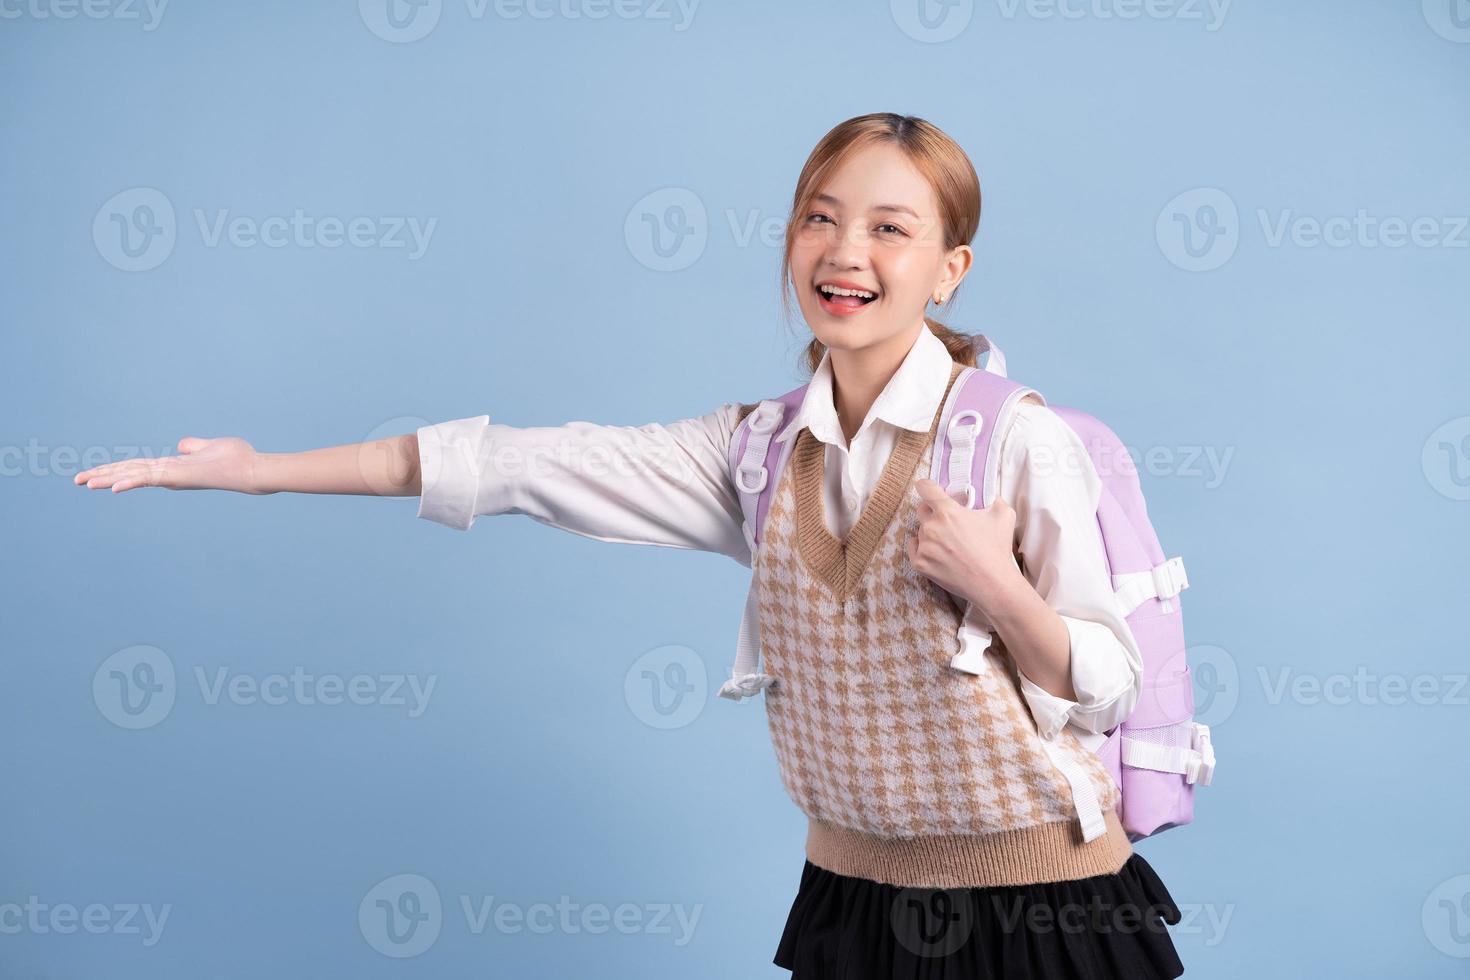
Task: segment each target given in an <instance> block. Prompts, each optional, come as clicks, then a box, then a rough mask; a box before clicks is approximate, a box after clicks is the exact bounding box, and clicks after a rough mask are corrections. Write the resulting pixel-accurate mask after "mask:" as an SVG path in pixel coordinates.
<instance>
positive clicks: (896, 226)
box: [878, 223, 905, 235]
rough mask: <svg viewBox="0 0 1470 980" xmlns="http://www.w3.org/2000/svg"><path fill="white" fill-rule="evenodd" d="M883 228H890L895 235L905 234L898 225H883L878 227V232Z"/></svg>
mask: <svg viewBox="0 0 1470 980" xmlns="http://www.w3.org/2000/svg"><path fill="white" fill-rule="evenodd" d="M884 228H892V229H893V230H894V232H896V233H897V234H900V235H902V234H905V232H904V230H903V229H902V228H900V227H899V226H898V225H892V224H886V223H885V224H881V225H879V226H878V229H879V230H880V231H881V230H882V229H884Z"/></svg>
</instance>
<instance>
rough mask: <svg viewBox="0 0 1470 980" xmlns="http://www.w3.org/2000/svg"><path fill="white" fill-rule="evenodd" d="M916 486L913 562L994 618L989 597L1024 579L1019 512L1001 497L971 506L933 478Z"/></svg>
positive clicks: (910, 544)
mask: <svg viewBox="0 0 1470 980" xmlns="http://www.w3.org/2000/svg"><path fill="white" fill-rule="evenodd" d="M914 488H915V490H916V491H917V492H918V494H919V505H918V512H919V526H918V529H917V530H916V531H915V532H914V533H913V534H912V535H911V536H910V537H909V539H908V541H907V542H906V546H907V549H908V555H909V563H910V564H912V565H913V566H914V569H915V570H916V571H918V572H919V573H921V574H922V575H925V576H927V577H928V578H929V579H931V580H932V581H934V582H935V583H936V584H937V585H938V586H939V587H940V588H942V589H944V590H945V591H946V592H949V593H952V594H953V595H955V596H957V597H959V598H961V599H965V600H968V601H970V602H972V603H974V605H975V607H976V608H977V609H978V610H979V611H980V613H981V614H982V615H984V616H985V618H987V619H989V618H990V617H989V616H988V615H987V612H988V611H987V610H986V609H985V600H986V597H987V596H995V595H999V594H1001V593H1002V592H1003V591H1004V589H1005V587H1007V586H1012V585H1014V584H1015V580H1016V579H1018V578H1020V579H1023V580H1024V576H1022V575H1021V566H1020V565H1019V564H1018V562H1017V560H1016V554H1015V552H1014V551H1013V550H1012V547H1013V542H1014V541H1015V534H1016V512H1015V510H1014V509H1013V508H1012V507H1011V505H1010V504H1008V503H1006V502H1005V500H1004V499H1003V498H1000V497H997V498H995V502H994V503H992V504H991V505H990V506H989V507H984V508H980V509H972V508H968V507H966V506H965V505H964V504H962V503H960V502H959V501H958V500H955V499H954V498H953V497H951V496H949V494H947V493H945V492H944V488H943V487H941V486H940V485H939V484H937V483H935V482H934V481H933V480H928V479H921V480H916V481H914Z"/></svg>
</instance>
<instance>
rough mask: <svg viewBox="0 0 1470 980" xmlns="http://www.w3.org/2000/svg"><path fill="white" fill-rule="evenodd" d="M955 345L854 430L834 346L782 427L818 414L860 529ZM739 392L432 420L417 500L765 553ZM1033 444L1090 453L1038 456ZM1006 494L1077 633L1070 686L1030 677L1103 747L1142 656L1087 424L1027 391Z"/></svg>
mask: <svg viewBox="0 0 1470 980" xmlns="http://www.w3.org/2000/svg"><path fill="white" fill-rule="evenodd" d="M951 364H952V359H951V358H950V356H949V351H948V350H947V349H946V348H945V346H944V342H943V341H941V340H940V339H939V338H938V337H936V336H935V335H934V334H933V333H932V332H931V331H929V330H928V329H923V330H920V331H919V334H918V337H917V339H916V340H915V342H914V345H913V346H912V347H911V348H910V349H909V352H908V354H907V355H906V356H905V358H904V360H903V362H902V363H901V364H900V365H899V368H898V370H897V371H895V372H894V374H893V377H892V378H890V379H889V381H888V384H887V385H886V386H885V387H884V389H883V391H882V392H881V393H880V394H879V395H878V397H877V399H875V400H874V402H873V405H872V407H871V408H870V409H869V411H868V415H867V417H866V418H865V419H864V420H863V423H862V425H861V426H860V427H859V428H858V431H857V433H856V434H855V435H854V436H853V439H852V442H851V444H850V445H848V444H847V442H846V440H845V439H844V437H843V434H842V429H841V426H840V425H839V423H838V419H837V410H836V407H835V405H834V401H833V392H832V368H831V364H830V357H829V355H824V356H823V357H822V360H821V363H820V364H819V365H818V367H817V370H816V371H815V372H814V374H813V376H812V380H811V383H810V385H809V386H808V388H807V393H806V395H805V399H804V401H803V402H802V404H801V407H800V408H799V409H798V411H797V413H796V414H795V415H794V416H792V418H791V420H790V422H789V423H788V424H784V425H783V426H782V430H781V432H780V433H779V434H778V435H777V436H776V438H777V439H791V438H795V436H796V434H797V433H798V432H799V431H800V430H801V428H803V427H807V428H810V429H811V431H812V435H813V436H815V437H816V438H817V439H819V440H820V441H821V442H823V443H824V444H825V456H824V468H823V477H824V486H823V492H824V502H825V506H824V514H825V516H826V523H827V528H828V530H830V531H831V532H832V533H833V534H834V535H836V536H837V537H838V538H840V539H845V538H846V536H847V532H848V530H849V529H850V528H851V527H852V525H853V523H854V522H855V520H856V519H857V516H858V514H860V513H861V511H862V507H863V505H864V504H865V503H866V501H867V499H868V496H869V495H870V494H871V493H872V491H873V488H874V487H875V486H876V485H877V483H878V478H879V476H880V475H881V474H882V472H883V467H884V465H885V464H886V463H887V461H888V456H889V454H890V453H891V452H892V451H893V447H894V445H895V444H896V442H897V439H898V433H899V430H900V429H913V430H918V431H921V432H927V431H928V430H929V427H930V425H931V424H932V423H933V421H934V416H935V413H936V412H937V411H938V410H939V403H940V400H941V399H942V398H943V396H944V391H945V388H946V386H947V384H948V382H949V372H950V366H951ZM740 407H741V406H740V403H739V402H730V403H726V404H724V405H722V406H721V407H720V408H719V409H717V410H715V411H713V412H710V413H708V414H706V415H702V416H698V417H695V418H689V419H681V420H679V421H675V422H668V423H659V422H650V423H648V424H646V425H639V426H626V425H603V424H600V423H596V422H588V421H573V422H567V423H565V424H563V425H557V426H531V427H513V426H508V425H502V424H497V423H492V422H490V421H489V416H488V415H478V416H474V417H472V418H464V419H456V420H454V421H450V422H442V423H439V424H438V425H429V426H424V427H422V428H420V429H419V430H418V440H419V465H420V470H421V477H422V495H421V497H420V500H419V509H418V516H419V517H422V518H425V519H427V520H431V521H434V522H436V523H439V524H443V525H445V526H447V527H452V528H456V529H458V530H468V529H469V528H470V527H471V526H473V524H474V521H475V519H476V518H477V517H488V516H492V515H500V514H523V515H525V516H528V517H530V518H532V519H533V520H536V521H539V522H540V523H542V524H546V525H549V526H551V527H556V528H560V529H562V530H565V531H570V532H572V533H574V534H580V535H582V536H584V537H589V538H594V539H596V540H599V541H608V542H615V543H623V544H648V545H658V546H663V547H671V548H688V549H695V550H699V551H711V552H716V553H718V554H723V555H728V556H730V557H731V558H733V559H735V560H736V561H738V562H740V563H741V564H742V565H745V566H747V567H749V565H750V563H751V555H750V549H749V547H748V546H747V544H746V542H745V536H744V534H743V533H742V532H741V525H742V521H743V516H742V513H741V509H740V501H739V497H738V496H737V494H736V491H735V487H734V484H733V483H732V482H731V480H730V474H729V470H728V464H727V462H726V459H727V457H726V453H727V450H728V447H729V445H730V440H731V438H732V437H733V435H734V432H735V428H736V425H737V422H738V419H739V412H740ZM1028 460H1031V461H1036V460H1041V461H1046V460H1050V461H1055V460H1081V461H1082V465H1078V466H1057V465H1049V466H1037V465H1030V464H1029V463H1028ZM999 477H1000V484H999V487H998V493H999V496H1001V497H1003V498H1004V499H1005V500H1007V501H1008V502H1009V503H1010V504H1011V506H1012V507H1014V508H1015V510H1016V530H1017V538H1018V541H1017V547H1018V549H1019V551H1020V552H1021V553H1022V555H1023V556H1024V558H1025V561H1024V567H1023V571H1024V573H1025V575H1026V578H1027V580H1028V581H1030V582H1031V584H1032V586H1034V587H1035V588H1036V590H1037V592H1038V593H1039V594H1040V595H1041V597H1042V598H1043V599H1045V600H1046V602H1047V605H1049V606H1050V607H1051V608H1052V609H1053V610H1055V611H1056V612H1057V614H1058V615H1059V616H1061V618H1062V622H1063V623H1065V624H1066V627H1067V632H1068V635H1069V636H1070V638H1071V679H1072V686H1073V687H1074V688H1075V690H1076V692H1077V697H1078V700H1076V701H1069V700H1067V699H1066V698H1062V697H1058V696H1057V695H1054V694H1052V693H1050V692H1048V691H1046V690H1044V689H1043V688H1041V687H1039V686H1037V685H1036V684H1035V683H1033V682H1032V681H1031V679H1030V678H1028V677H1026V676H1025V674H1024V673H1023V674H1022V675H1021V691H1022V694H1023V696H1024V697H1025V698H1026V701H1027V704H1028V705H1029V707H1030V708H1031V712H1032V715H1033V716H1034V717H1035V718H1036V721H1037V727H1038V729H1039V730H1040V732H1041V734H1042V736H1043V737H1044V738H1051V737H1053V736H1054V735H1055V734H1056V733H1057V731H1058V730H1059V729H1060V728H1061V727H1062V726H1063V725H1064V724H1069V725H1071V726H1072V733H1073V734H1074V735H1076V736H1077V738H1078V739H1079V740H1081V741H1082V742H1083V744H1084V745H1086V746H1087V747H1088V748H1089V749H1094V750H1095V749H1096V748H1097V746H1098V745H1100V744H1101V743H1102V742H1103V740H1104V738H1105V736H1104V734H1103V733H1105V732H1107V731H1109V730H1111V729H1112V728H1113V727H1114V726H1115V725H1117V724H1118V723H1119V722H1121V721H1122V720H1123V719H1125V718H1126V717H1127V716H1128V715H1129V713H1131V712H1132V710H1133V706H1134V704H1135V703H1136V702H1137V699H1138V693H1139V690H1140V687H1141V685H1142V683H1143V658H1142V656H1141V655H1140V653H1139V650H1138V645H1137V642H1136V640H1135V639H1134V637H1133V633H1132V630H1130V629H1129V628H1128V625H1127V621H1126V620H1125V618H1124V616H1125V614H1124V612H1123V609H1122V607H1121V605H1120V603H1119V601H1118V598H1117V596H1116V595H1115V594H1114V592H1113V588H1112V580H1111V576H1110V574H1109V569H1108V564H1107V558H1106V555H1105V554H1104V552H1103V545H1102V537H1101V533H1100V531H1099V529H1098V525H1097V502H1098V496H1099V494H1100V493H1101V489H1102V483H1101V480H1100V479H1099V477H1098V475H1097V472H1096V470H1095V469H1094V468H1093V467H1092V465H1091V463H1090V461H1089V457H1088V456H1087V453H1086V450H1085V447H1084V446H1083V444H1082V441H1081V439H1080V438H1079V437H1078V436H1077V434H1076V433H1075V432H1074V431H1073V430H1072V428H1071V427H1070V426H1069V425H1067V424H1066V422H1064V421H1063V420H1062V419H1061V417H1060V416H1059V415H1057V414H1056V413H1055V412H1053V411H1052V410H1051V409H1050V408H1049V407H1047V406H1045V405H1038V404H1036V403H1034V402H1031V401H1022V402H1020V403H1018V405H1017V406H1016V411H1015V413H1014V415H1013V417H1012V421H1011V423H1010V425H1009V426H1008V428H1007V430H1006V432H1005V433H1004V434H1003V436H1002V443H1001V450H1000V468H999Z"/></svg>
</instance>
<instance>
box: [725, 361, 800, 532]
mask: <svg viewBox="0 0 1470 980" xmlns="http://www.w3.org/2000/svg"><path fill="white" fill-rule="evenodd" d="M806 389H807V386H806V385H801V386H800V387H797V388H793V389H791V390H790V391H788V392H786V394H784V395H781V396H779V397H777V398H766V399H763V400H761V401H760V402H759V403H757V404H756V405H753V406H742V407H741V417H740V422H739V424H737V425H736V426H735V432H734V434H733V435H732V436H731V438H730V446H729V448H728V450H727V457H726V462H727V464H728V465H729V468H730V479H731V481H732V482H733V483H734V485H735V493H736V496H737V497H739V499H740V510H741V513H742V515H743V522H742V525H741V530H742V531H743V532H744V533H745V543H746V545H747V546H748V547H749V548H750V552H751V557H752V560H754V556H755V551H756V548H757V547H758V546H759V543H760V532H761V528H762V527H763V526H764V524H765V519H766V514H767V513H769V511H770V509H771V500H772V498H773V496H774V495H775V491H776V484H777V483H778V482H779V480H780V476H781V470H782V468H783V467H784V466H785V465H786V460H787V458H788V457H789V456H790V455H791V447H792V444H793V442H794V441H795V440H790V439H788V440H786V441H785V442H781V443H777V444H776V447H777V451H776V453H775V454H774V458H772V453H771V451H770V450H771V445H772V441H773V440H774V439H775V437H776V436H777V435H779V434H780V433H781V432H782V431H784V423H788V421H789V419H790V418H791V417H792V416H794V415H795V414H796V410H797V409H798V408H800V407H801V402H802V399H804V398H805V397H806Z"/></svg>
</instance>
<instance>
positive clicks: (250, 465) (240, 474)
mask: <svg viewBox="0 0 1470 980" xmlns="http://www.w3.org/2000/svg"><path fill="white" fill-rule="evenodd" d="M256 459H257V455H256V452H255V449H254V448H253V447H252V446H251V445H250V443H248V442H246V441H245V440H244V439H238V438H236V437H234V436H224V437H221V438H219V439H200V438H197V437H195V436H186V437H184V438H183V439H180V440H179V455H177V456H159V457H157V458H155V459H143V458H137V459H123V460H118V461H117V462H116V463H103V464H102V465H101V466H94V467H92V468H91V469H89V470H82V472H80V473H78V474H77V475H76V476H74V477H73V478H72V482H73V483H75V484H86V485H87V487H88V488H90V489H94V490H95V489H101V488H103V487H111V488H112V492H113V493H121V492H122V491H124V490H131V489H132V488H133V487H164V488H166V489H169V490H234V491H236V492H238V493H252V494H261V493H266V492H267V491H264V490H260V489H257V488H256V485H255V462H256Z"/></svg>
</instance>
